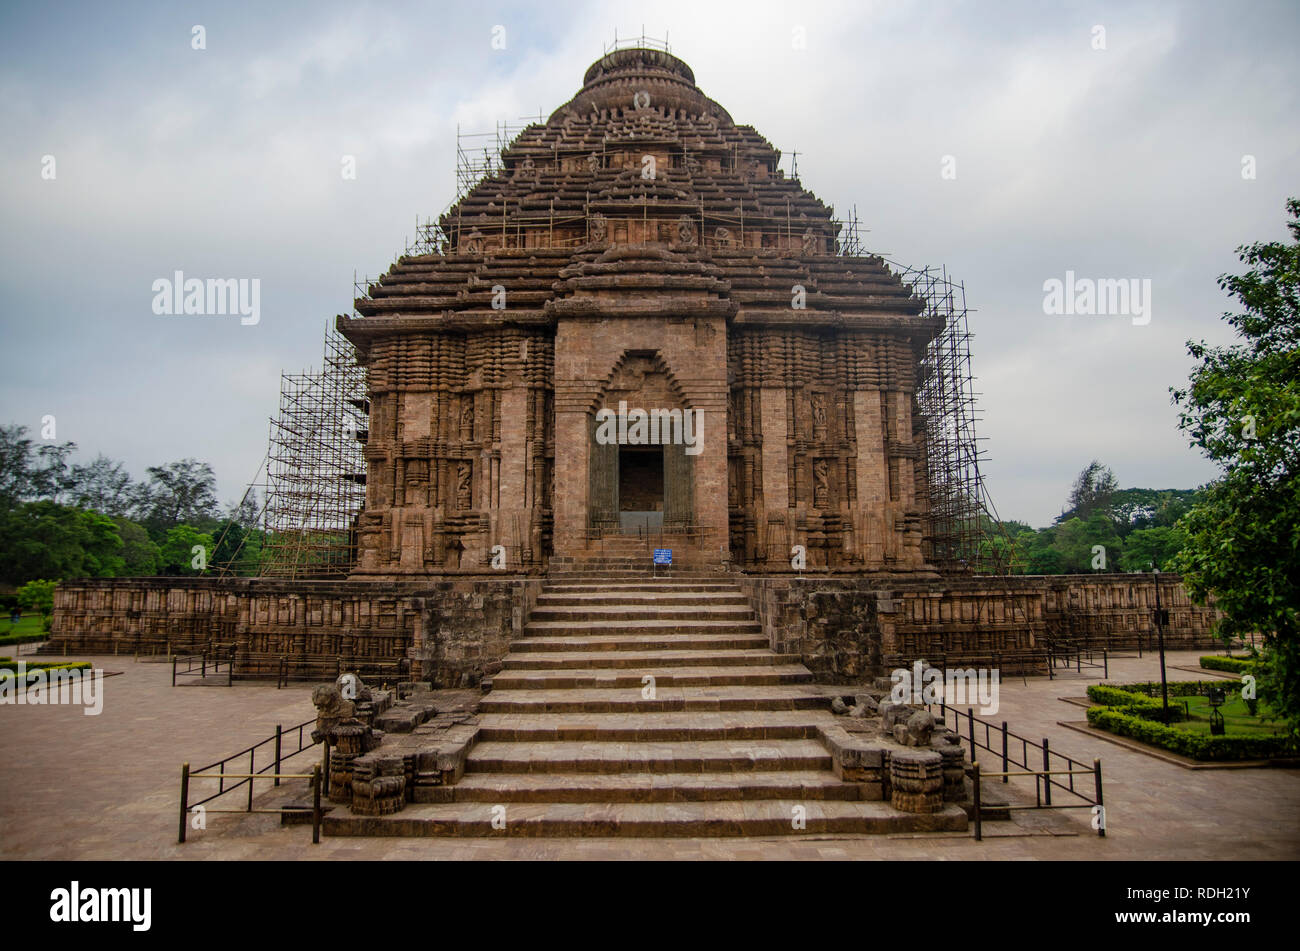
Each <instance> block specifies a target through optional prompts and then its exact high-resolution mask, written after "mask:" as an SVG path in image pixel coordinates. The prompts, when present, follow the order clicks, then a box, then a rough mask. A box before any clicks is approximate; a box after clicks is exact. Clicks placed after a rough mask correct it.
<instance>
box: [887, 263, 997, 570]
mask: <svg viewBox="0 0 1300 951" xmlns="http://www.w3.org/2000/svg"><path fill="white" fill-rule="evenodd" d="M888 263H889V265H890V266H891V267H892V268H893V269H894V271H895V273H897V274H898V276H899V277H900V278H901V279H902V280H903V282H904V283H906V284H908V285H910V286H911V288H912V293H913V294H914V295H915V296H917V297H919V298H920V299H921V300H922V301H924V302H925V310H924V311H923V312H922V315H923V316H925V317H929V318H939V319H940V320H941V321H942V322H943V323H942V329H941V330H940V331H939V333H938V334H937V335H936V336H935V337H934V339H932V340H931V341H930V342H929V343H928V344H927V345H926V349H925V355H924V357H923V358H922V360H921V364H920V367H919V371H918V378H917V386H916V404H917V409H918V410H919V411H920V414H921V419H922V425H923V428H924V434H923V438H924V440H925V452H924V455H923V458H924V460H925V462H924V476H925V478H924V479H923V480H922V483H921V486H920V494H921V496H922V498H921V502H922V507H923V519H924V527H923V529H922V546H923V551H924V553H925V559H926V562H927V563H929V564H932V565H934V566H935V567H937V568H938V569H939V570H940V571H944V572H947V573H953V574H967V573H981V574H1006V573H1009V572H1011V571H1012V570H1013V567H1014V562H1015V550H1014V546H1013V545H1012V544H1011V539H1010V538H1009V537H1007V535H1006V533H1005V531H1004V530H1003V529H1002V527H1001V520H1000V519H999V518H998V516H997V510H996V509H995V507H994V506H993V501H992V499H991V498H990V497H989V493H988V490H987V488H986V487H985V485H984V478H983V475H982V474H981V472H980V463H981V461H982V460H983V458H984V453H983V450H982V449H981V447H980V440H979V438H978V437H977V436H976V432H975V430H976V423H977V422H978V421H979V417H978V403H977V401H976V395H977V394H976V393H975V388H974V374H973V373H972V370H971V358H970V339H971V336H972V334H971V333H970V328H969V324H968V321H967V309H966V287H965V285H964V284H961V283H957V282H955V281H953V280H951V279H950V278H949V276H948V272H947V269H946V268H942V267H925V268H912V267H907V266H906V265H901V264H898V263H897V262H895V261H889V262H888Z"/></svg>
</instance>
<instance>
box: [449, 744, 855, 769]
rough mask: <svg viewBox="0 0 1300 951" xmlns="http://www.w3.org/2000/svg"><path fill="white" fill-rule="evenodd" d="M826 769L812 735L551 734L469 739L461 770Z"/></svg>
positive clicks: (822, 752) (825, 759) (827, 756)
mask: <svg viewBox="0 0 1300 951" xmlns="http://www.w3.org/2000/svg"><path fill="white" fill-rule="evenodd" d="M808 769H812V770H826V771H827V772H829V771H830V769H831V754H830V753H829V752H828V751H827V749H826V747H825V746H823V745H822V744H821V743H820V742H819V741H817V740H806V739H793V740H751V741H744V740H701V741H698V742H696V741H681V740H678V741H664V742H641V741H631V742H626V743H619V742H605V741H599V740H595V741H590V742H580V741H565V740H553V741H550V742H546V743H533V742H522V743H511V742H503V741H497V740H488V741H485V742H480V743H478V744H476V745H475V747H474V749H472V750H471V751H470V753H469V758H468V759H467V760H466V770H467V771H472V772H480V773H548V774H555V773H705V772H739V771H744V770H808Z"/></svg>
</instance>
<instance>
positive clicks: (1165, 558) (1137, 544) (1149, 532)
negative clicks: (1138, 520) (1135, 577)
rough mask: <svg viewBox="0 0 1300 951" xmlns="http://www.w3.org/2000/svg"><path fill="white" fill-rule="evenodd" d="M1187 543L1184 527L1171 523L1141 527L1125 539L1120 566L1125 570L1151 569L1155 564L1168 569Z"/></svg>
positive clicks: (1162, 569)
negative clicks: (1171, 524) (1180, 527)
mask: <svg viewBox="0 0 1300 951" xmlns="http://www.w3.org/2000/svg"><path fill="white" fill-rule="evenodd" d="M1186 543H1187V535H1186V534H1184V533H1183V531H1182V529H1179V528H1177V527H1175V526H1170V525H1157V526H1155V527H1154V528H1139V529H1136V530H1134V531H1132V532H1130V533H1129V536H1128V538H1126V539H1124V551H1123V553H1122V554H1121V555H1120V556H1119V566H1120V567H1121V568H1123V569H1124V570H1125V571H1150V570H1151V568H1152V567H1153V566H1154V567H1156V568H1159V569H1160V570H1161V571H1167V570H1169V568H1170V567H1171V565H1172V562H1173V558H1174V556H1175V555H1177V554H1178V552H1180V551H1181V550H1182V548H1183V545H1185V544H1186Z"/></svg>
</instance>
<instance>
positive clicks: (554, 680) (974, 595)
mask: <svg viewBox="0 0 1300 951" xmlns="http://www.w3.org/2000/svg"><path fill="white" fill-rule="evenodd" d="M779 159H780V154H779V153H778V152H777V151H776V150H775V149H774V148H773V147H772V146H771V145H770V144H769V143H768V142H767V141H766V140H765V139H764V138H763V137H762V136H761V135H759V134H758V133H757V132H756V131H755V130H754V129H753V128H752V127H750V126H743V125H737V124H736V123H735V122H734V121H733V120H732V117H731V116H730V115H729V114H728V113H727V111H726V110H725V109H724V108H722V106H720V105H718V104H717V103H716V102H714V101H713V100H711V99H709V98H708V97H707V96H705V95H704V93H703V92H701V91H700V89H699V88H698V87H697V86H696V84H695V80H694V76H693V74H692V71H691V69H690V68H689V67H688V66H687V65H686V64H685V63H684V62H682V61H681V60H680V59H678V58H676V57H674V56H672V55H670V54H669V53H668V52H667V51H666V50H659V49H652V48H644V47H637V48H629V49H615V50H613V51H610V52H607V53H606V55H604V56H602V57H601V59H599V60H598V61H597V62H596V63H594V64H593V65H592V66H591V67H590V68H589V69H588V70H587V73H586V75H585V76H584V78H583V83H582V88H581V89H580V90H579V91H578V92H577V94H576V95H575V96H574V97H573V98H572V99H571V100H570V101H569V102H567V103H565V104H564V105H563V106H561V107H560V108H559V109H558V110H556V111H555V112H554V113H553V114H552V115H551V117H550V118H549V119H548V120H546V121H545V122H538V123H536V124H533V125H530V126H528V127H527V128H525V129H524V130H523V131H522V132H520V134H519V135H517V136H515V137H514V138H513V139H512V140H510V141H509V142H508V143H507V144H506V145H505V147H504V149H502V150H501V153H500V155H499V158H497V157H494V158H493V159H492V161H491V162H490V167H488V168H485V169H484V170H483V172H484V174H483V175H482V176H481V177H479V178H478V179H477V180H476V181H474V182H465V183H463V185H465V186H467V187H463V188H462V192H461V194H460V196H459V197H458V200H457V201H456V202H454V203H453V205H452V206H451V208H450V210H449V211H448V212H447V213H445V214H444V215H443V216H442V217H441V219H440V220H439V222H438V223H437V224H436V225H430V226H428V228H427V231H426V234H425V236H424V240H423V241H422V242H421V244H420V245H419V246H417V247H416V248H414V249H411V250H409V251H408V253H406V254H405V255H403V256H401V257H399V258H398V259H397V261H396V263H395V264H394V265H393V266H392V268H391V269H390V270H389V271H388V272H387V273H386V274H385V275H383V276H382V277H381V278H379V279H378V280H377V281H374V282H373V283H370V284H369V285H368V287H367V292H366V294H365V296H363V297H362V298H361V299H359V300H357V301H356V302H355V311H356V315H355V316H352V317H339V318H338V320H337V333H336V334H335V335H333V337H332V338H331V339H332V340H333V341H334V342H333V343H332V344H330V345H329V346H333V347H334V348H335V349H334V350H333V351H330V350H328V349H327V363H329V362H330V361H331V360H333V361H334V362H333V364H332V365H333V366H334V367H335V368H336V369H337V370H338V373H335V374H328V373H327V374H325V376H324V377H323V378H322V379H323V381H324V382H319V381H318V382H319V385H317V383H310V385H304V386H301V387H300V386H299V385H298V384H297V383H294V384H293V385H292V386H290V385H288V384H286V387H285V390H284V392H283V393H282V398H281V411H282V414H287V415H283V418H282V421H281V424H280V430H281V432H282V434H284V435H282V437H281V438H279V439H278V441H277V438H276V437H274V436H273V440H272V452H271V454H270V455H271V458H272V460H273V465H274V466H275V467H277V468H276V470H275V471H276V473H277V476H276V478H277V479H279V480H280V481H279V482H277V483H276V485H277V486H278V488H275V489H274V490H273V491H272V492H271V493H270V495H269V496H268V499H267V525H268V528H270V529H271V530H272V534H271V535H270V537H269V540H268V549H269V550H270V551H272V552H274V553H277V558H279V560H275V559H272V560H271V561H269V562H268V563H267V566H266V568H265V570H264V573H263V576H262V577H258V578H236V577H231V576H229V575H226V576H222V575H220V574H217V575H216V576H210V577H185V578H181V577H172V578H137V579H96V580H85V581H69V582H65V583H63V584H61V585H60V586H59V588H58V590H57V591H56V594H55V616H54V621H53V637H54V641H55V645H54V646H55V648H56V649H57V648H58V647H59V646H62V647H65V648H66V649H67V650H69V651H71V652H80V653H87V652H125V653H132V652H135V653H146V654H147V653H167V654H173V655H175V654H193V653H202V654H203V655H204V658H205V661H204V666H203V667H201V670H202V671H206V669H207V666H206V664H207V662H208V661H213V660H215V661H217V662H221V661H226V662H227V663H228V666H227V667H226V676H227V678H228V679H227V682H229V680H230V678H239V679H252V678H258V677H263V678H268V679H269V678H277V679H278V680H279V681H280V682H283V681H284V680H286V679H289V678H293V679H299V680H302V679H314V680H326V681H328V680H335V681H336V683H335V684H332V685H331V684H320V685H318V686H317V687H315V688H314V693H313V701H314V702H315V703H316V705H317V707H318V711H319V715H318V719H317V731H316V733H315V734H313V736H314V737H316V738H319V739H320V740H322V741H323V742H325V743H326V744H327V745H326V752H325V754H324V756H325V757H326V763H327V766H328V769H327V771H326V772H327V775H328V779H329V788H328V797H329V799H330V800H331V801H332V802H333V803H335V804H337V805H338V806H340V807H341V806H346V807H347V808H346V810H345V809H343V808H338V809H336V811H335V812H333V813H331V814H330V815H329V816H328V817H327V818H326V820H325V824H324V829H325V832H326V833H327V834H331V835H411V836H418V835H443V834H465V835H494V834H498V832H506V833H507V834H520V835H586V834H601V835H742V834H744V835H770V834H793V833H797V832H802V831H807V832H845V833H861V832H919V831H936V830H947V831H960V830H964V829H966V828H967V822H968V819H967V810H966V809H965V808H964V803H966V801H967V800H968V797H970V796H971V795H972V790H973V788H974V787H973V785H972V783H971V780H970V779H969V778H968V777H967V770H966V763H965V759H964V756H965V754H964V751H963V748H962V746H961V743H960V741H959V738H958V736H957V735H956V733H954V731H952V730H951V729H950V728H949V727H948V725H947V724H946V722H939V723H938V724H936V723H935V721H934V719H933V718H932V716H931V714H930V713H929V712H927V711H926V710H924V709H920V708H919V707H918V706H915V705H911V704H907V703H903V704H900V703H897V702H893V701H892V700H890V699H888V698H887V693H888V690H889V687H890V683H891V681H890V677H889V674H890V672H891V670H898V669H900V668H911V669H915V670H916V671H917V673H920V672H921V668H913V664H915V663H917V662H928V663H930V664H932V665H934V666H935V667H944V668H949V670H951V669H952V668H953V667H954V666H958V667H961V668H970V669H971V673H975V668H979V669H981V670H984V671H993V670H996V671H1006V672H1045V671H1046V670H1047V669H1048V667H1049V665H1053V664H1057V663H1059V662H1060V661H1061V659H1062V658H1065V659H1066V660H1068V659H1070V658H1071V657H1073V658H1075V660H1076V662H1079V661H1080V659H1081V658H1082V657H1083V655H1084V653H1085V652H1091V651H1095V650H1098V649H1103V648H1116V647H1132V646H1141V645H1142V644H1143V643H1144V642H1145V641H1147V639H1148V638H1149V637H1150V636H1151V624H1152V608H1153V607H1154V604H1155V594H1156V592H1155V590H1154V589H1153V585H1152V581H1151V579H1150V578H1149V577H1146V576H1135V575H1120V574H1095V575H1088V576H1062V577H1026V576H1023V575H1013V574H1007V573H1002V574H998V573H982V572H979V571H976V570H974V569H975V568H976V567H978V566H977V565H975V564H974V563H973V562H972V558H971V556H972V555H973V554H974V551H973V550H972V549H970V547H969V544H967V543H968V542H969V538H970V536H969V534H967V535H965V536H963V525H967V526H969V525H970V524H971V518H972V515H973V516H974V517H976V518H977V517H978V515H979V514H980V513H979V511H978V508H977V504H978V501H979V497H978V493H979V490H980V484H979V482H978V478H977V477H976V478H975V479H974V480H972V479H970V478H969V476H967V475H963V474H962V471H961V467H960V465H958V466H956V467H954V465H953V459H954V452H953V442H952V438H951V434H952V433H953V432H957V433H958V435H960V434H961V433H962V432H963V429H964V427H965V425H966V423H967V422H968V421H969V420H968V419H965V418H963V417H962V416H961V411H962V403H961V400H960V399H959V398H958V399H954V398H953V397H952V394H951V393H947V394H945V392H944V387H946V386H951V385H956V386H957V388H958V389H960V386H961V374H962V372H963V370H962V361H961V360H956V361H953V360H949V362H948V363H947V364H945V363H944V361H943V354H944V353H945V346H947V345H950V344H952V343H953V342H954V341H957V342H960V341H961V339H962V337H961V334H960V333H958V332H957V331H958V328H957V325H956V324H955V323H954V321H953V317H954V314H953V312H952V311H948V310H945V309H944V308H943V307H936V306H935V304H934V301H935V296H934V294H932V293H927V291H926V288H927V286H929V287H930V288H931V289H933V284H930V285H927V283H926V280H924V279H918V278H917V275H916V273H915V272H910V273H909V272H902V273H900V271H899V270H898V269H896V268H893V267H891V266H890V265H889V264H887V262H885V261H883V260H882V259H881V258H879V257H874V256H869V255H864V254H862V253H860V251H859V249H858V248H857V245H856V241H855V240H854V234H853V232H852V229H846V228H845V226H844V224H843V223H842V222H839V221H836V220H835V219H834V217H833V215H832V212H831V209H829V208H828V207H827V206H826V205H824V204H823V203H822V202H821V201H819V200H818V199H817V198H816V197H815V196H814V195H813V194H812V193H811V192H809V191H807V190H805V189H804V188H803V187H802V186H801V185H800V183H799V182H798V181H796V180H794V179H793V178H790V177H787V176H785V175H784V174H783V171H782V170H781V169H780V168H779V167H778V160H779ZM905 278H909V279H907V280H905ZM963 319H964V318H963ZM339 334H341V335H342V338H346V342H345V341H344V340H342V339H340V338H339V336H338V335H339ZM945 341H947V344H945V343H944V342H945ZM959 351H960V348H959V347H958V348H956V349H953V348H952V347H951V346H949V347H948V350H947V351H946V352H947V353H948V354H949V356H951V355H952V354H953V353H959ZM331 352H332V353H333V354H334V356H333V357H331V356H330V354H331ZM340 380H350V381H352V384H354V385H342V384H340V383H339V381H340ZM304 406H309V407H316V409H314V410H311V412H308V413H307V414H306V415H294V414H295V413H299V410H300V409H301V407H304ZM312 413H315V414H316V415H314V416H313V415H312ZM347 414H353V418H354V419H355V421H356V425H355V427H354V428H353V429H352V431H349V432H346V433H344V428H345V427H343V426H341V425H340V420H342V419H343V418H344V417H345V416H346V415H347ZM285 420H288V422H286V421H285ZM344 438H345V439H346V443H344V442H343V441H342V440H343V439H344ZM958 455H960V453H958ZM976 475H977V474H976ZM362 490H364V497H362ZM954 500H955V501H956V503H957V504H956V505H954ZM295 506H297V507H295ZM963 506H965V507H966V508H965V510H963ZM322 511H324V512H325V516H324V517H322V516H321V514H320V513H321V512H322ZM286 513H288V514H287V515H286ZM976 524H977V523H976ZM954 526H956V528H955V529H954ZM963 538H966V543H963V541H962V539H963ZM963 544H966V548H965V549H963V547H962V545H963ZM656 551H668V552H671V565H663V566H660V565H658V564H654V563H653V562H652V556H653V555H654V554H655V553H656ZM286 553H289V554H291V555H293V557H291V558H289V559H288V560H287V561H286V560H284V558H283V557H281V556H284V555H285V554H286ZM1162 587H1163V590H1162V591H1161V594H1162V600H1161V602H1160V603H1161V604H1163V605H1164V606H1165V607H1167V608H1168V609H1169V621H1168V625H1167V628H1166V637H1165V640H1166V642H1167V643H1169V644H1170V645H1174V646H1192V645H1194V644H1197V643H1198V642H1204V641H1205V640H1206V639H1207V636H1208V631H1209V626H1210V623H1211V622H1212V620H1213V613H1214V612H1213V611H1212V610H1211V609H1205V608H1198V607H1195V606H1194V605H1192V604H1191V603H1190V601H1189V600H1188V598H1187V595H1186V593H1185V592H1184V590H1183V589H1182V587H1181V585H1180V584H1179V583H1178V581H1177V579H1166V580H1165V581H1164V582H1163V586H1162ZM1148 643H1149V642H1148ZM356 674H360V675H361V676H362V677H364V678H366V679H367V680H369V682H370V684H371V686H370V687H366V688H365V689H363V690H360V691H357V690H353V691H351V692H350V695H349V694H345V693H344V692H343V687H344V685H347V684H350V685H352V686H353V687H354V688H355V687H356V686H357V685H356V682H355V681H354V680H352V679H351V678H353V677H354V676H355V675H356ZM835 685H844V686H835ZM447 688H459V689H447ZM467 688H468V689H467ZM475 688H476V689H475ZM453 697H455V698H459V699H449V698H453ZM971 731H972V736H973V735H974V734H973V731H974V726H973V725H972V726H971ZM237 745H238V744H237V743H235V742H232V747H234V746H237ZM1058 755H1059V753H1058ZM1044 756H1046V751H1045V750H1044ZM1058 768H1059V765H1058ZM1097 768H1098V769H1099V767H1097ZM1098 776H1099V773H1098ZM1072 779H1073V776H1072ZM1098 782H1099V779H1098ZM1063 788H1064V787H1063ZM1071 788H1073V787H1071ZM183 795H185V794H183ZM249 801H250V803H251V799H250V800H249ZM186 808H187V807H186V801H185V800H184V799H183V800H182V804H181V811H182V826H181V827H182V829H183V828H184V827H185V826H184V816H185V814H186ZM507 815H508V818H507Z"/></svg>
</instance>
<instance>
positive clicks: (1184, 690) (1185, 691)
mask: <svg viewBox="0 0 1300 951" xmlns="http://www.w3.org/2000/svg"><path fill="white" fill-rule="evenodd" d="M1111 686H1113V687H1114V688H1115V689H1116V690H1128V691H1131V692H1133V693H1141V694H1144V695H1146V696H1148V697H1159V696H1160V681H1158V680H1147V681H1142V682H1141V683H1135V684H1112V685H1111ZM1233 686H1234V683H1233V681H1231V680H1171V681H1170V682H1169V696H1171V697H1203V696H1205V695H1206V694H1208V693H1209V692H1210V690H1212V689H1213V688H1215V687H1218V688H1219V689H1221V690H1227V691H1229V692H1231V691H1232V688H1233Z"/></svg>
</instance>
